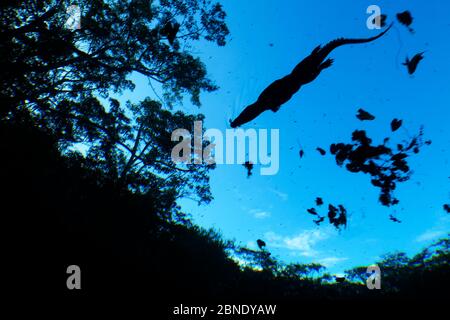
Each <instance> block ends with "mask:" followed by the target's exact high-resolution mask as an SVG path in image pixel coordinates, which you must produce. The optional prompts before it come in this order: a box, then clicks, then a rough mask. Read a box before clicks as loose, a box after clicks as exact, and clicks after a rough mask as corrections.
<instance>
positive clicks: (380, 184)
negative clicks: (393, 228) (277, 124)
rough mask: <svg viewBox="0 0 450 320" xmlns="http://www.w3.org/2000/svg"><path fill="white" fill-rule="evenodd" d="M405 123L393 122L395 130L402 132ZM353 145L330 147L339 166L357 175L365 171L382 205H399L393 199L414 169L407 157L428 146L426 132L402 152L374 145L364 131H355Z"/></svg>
mask: <svg viewBox="0 0 450 320" xmlns="http://www.w3.org/2000/svg"><path fill="white" fill-rule="evenodd" d="M399 125H401V121H397V122H394V121H393V125H392V126H393V129H396V128H397V129H398V127H399ZM352 141H353V143H350V144H346V143H334V144H332V145H331V146H330V152H331V154H333V155H334V156H335V158H336V163H337V164H338V165H339V166H343V165H344V164H345V168H346V169H347V170H348V171H350V172H353V173H358V172H363V173H365V174H368V175H370V176H371V177H372V180H371V182H372V185H373V186H375V187H377V188H380V190H381V194H380V198H379V199H380V202H381V204H382V205H384V206H391V205H395V204H398V202H399V200H398V199H396V198H395V197H394V196H393V192H394V190H395V189H396V187H397V183H400V182H404V181H407V180H408V179H409V178H410V175H411V170H410V168H409V166H408V162H407V158H408V157H409V156H410V155H411V154H415V153H419V151H420V148H421V147H422V146H423V145H424V144H429V143H430V142H429V141H427V142H424V141H423V130H422V129H420V132H419V134H417V135H416V136H415V137H413V138H412V139H411V140H410V141H405V142H403V144H400V145H398V146H397V149H398V151H394V150H393V149H391V148H390V147H389V146H388V145H387V143H388V142H389V138H386V139H384V143H383V144H380V145H373V144H372V139H370V138H369V137H367V135H366V132H365V131H364V130H355V131H354V132H353V134H352Z"/></svg>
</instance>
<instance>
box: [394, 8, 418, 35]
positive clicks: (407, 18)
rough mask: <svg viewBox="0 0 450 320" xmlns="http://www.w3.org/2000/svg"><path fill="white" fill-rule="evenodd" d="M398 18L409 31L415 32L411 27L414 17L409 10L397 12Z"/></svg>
mask: <svg viewBox="0 0 450 320" xmlns="http://www.w3.org/2000/svg"><path fill="white" fill-rule="evenodd" d="M397 20H398V22H400V23H401V24H402V25H404V26H405V27H407V28H408V30H409V32H411V33H414V30H413V29H412V28H411V27H410V26H411V24H412V23H413V20H414V19H413V17H412V15H411V13H410V12H409V11H404V12H401V13H397Z"/></svg>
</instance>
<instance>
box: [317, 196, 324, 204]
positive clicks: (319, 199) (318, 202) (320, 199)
mask: <svg viewBox="0 0 450 320" xmlns="http://www.w3.org/2000/svg"><path fill="white" fill-rule="evenodd" d="M316 205H318V206H321V205H323V200H322V198H320V197H317V198H316Z"/></svg>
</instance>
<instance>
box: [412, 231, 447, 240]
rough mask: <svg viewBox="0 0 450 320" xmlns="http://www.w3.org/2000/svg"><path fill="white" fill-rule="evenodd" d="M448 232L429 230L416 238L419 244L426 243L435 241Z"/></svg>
mask: <svg viewBox="0 0 450 320" xmlns="http://www.w3.org/2000/svg"><path fill="white" fill-rule="evenodd" d="M445 234H446V232H445V231H442V230H427V231H425V232H424V233H422V234H421V235H419V236H418V237H417V238H416V241H417V242H425V241H430V240H435V239H437V238H439V237H442V236H443V235H445Z"/></svg>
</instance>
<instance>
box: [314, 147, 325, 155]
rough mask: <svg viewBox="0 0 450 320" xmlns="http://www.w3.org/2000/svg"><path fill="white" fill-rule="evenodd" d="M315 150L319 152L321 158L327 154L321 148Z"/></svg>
mask: <svg viewBox="0 0 450 320" xmlns="http://www.w3.org/2000/svg"><path fill="white" fill-rule="evenodd" d="M316 150H317V151H319V153H320V154H321V155H322V156H324V155H326V154H327V152H326V151H325V150H324V149H322V148H316Z"/></svg>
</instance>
